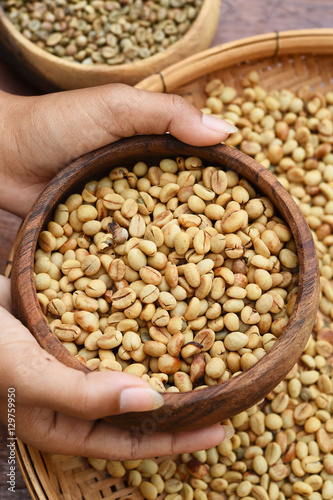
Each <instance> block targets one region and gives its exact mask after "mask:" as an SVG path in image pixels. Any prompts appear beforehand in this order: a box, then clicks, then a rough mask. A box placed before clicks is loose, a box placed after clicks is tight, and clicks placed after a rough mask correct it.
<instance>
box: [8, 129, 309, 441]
mask: <svg viewBox="0 0 333 500" xmlns="http://www.w3.org/2000/svg"><path fill="white" fill-rule="evenodd" d="M179 155H182V156H199V157H200V158H202V159H203V160H204V162H205V164H208V165H214V166H221V167H222V168H225V169H232V170H235V171H236V172H238V173H239V174H240V175H241V176H243V177H245V178H246V179H248V180H249V182H251V183H252V184H253V185H255V186H256V187H258V188H259V189H260V191H261V192H262V193H263V194H264V195H266V196H268V197H269V198H270V199H271V201H272V202H273V203H274V205H275V207H276V208H277V210H278V211H279V212H280V214H281V215H282V217H283V218H284V219H285V220H286V222H287V223H288V225H289V227H290V229H291V231H292V233H293V236H294V239H295V242H296V246H297V252H298V258H299V292H298V297H297V301H296V304H295V307H294V310H293V313H292V316H291V318H290V320H289V322H288V324H287V327H286V328H285V331H284V333H283V334H282V336H281V337H280V338H279V339H278V340H277V342H276V343H275V346H274V347H273V348H272V349H271V350H270V351H269V352H268V353H267V354H266V355H265V356H264V357H263V358H262V359H261V360H260V361H258V362H257V363H256V365H255V366H253V367H252V368H250V369H249V370H247V371H246V372H244V373H242V374H240V375H239V376H237V377H234V378H232V379H230V380H228V381H227V382H225V383H223V384H218V385H215V386H213V387H209V388H205V389H202V390H199V391H191V392H187V393H181V394H175V393H167V394H164V395H163V397H164V399H165V405H164V406H163V407H162V408H160V409H158V410H155V411H152V412H143V413H127V414H122V415H115V416H112V417H109V418H107V420H108V421H110V422H112V423H114V424H116V425H119V426H121V427H127V428H132V429H141V430H142V431H144V432H154V431H155V430H159V431H175V430H189V429H196V428H200V427H204V426H207V425H209V424H213V423H216V422H220V421H222V420H225V419H227V418H229V417H232V416H233V415H236V414H238V413H240V412H242V411H244V410H246V409H248V408H250V407H251V406H252V405H254V404H255V403H257V402H258V401H260V400H261V399H262V398H263V397H264V396H265V395H267V394H268V393H269V392H270V391H271V390H272V389H273V388H274V387H275V386H276V385H277V384H278V383H279V382H280V381H281V380H282V379H283V378H284V376H285V375H286V374H287V373H288V372H289V371H290V370H291V368H292V367H293V366H294V364H295V363H296V362H297V360H298V359H299V356H300V355H301V353H302V351H303V349H304V347H305V345H306V342H307V340H308V338H309V335H310V333H311V331H312V327H313V325H314V322H315V319H316V313H317V309H318V302H319V274H318V265H317V259H316V253H315V248H314V244H313V240H312V236H311V233H310V231H309V228H308V225H307V223H306V221H305V219H304V218H303V216H302V214H301V212H300V210H299V209H298V207H297V205H296V204H295V203H294V201H293V199H292V198H291V196H290V195H289V194H288V193H287V191H286V190H285V189H284V188H283V187H282V185H281V184H280V183H279V182H278V181H277V179H276V178H275V177H274V176H273V175H272V174H271V173H270V172H269V171H268V170H266V169H265V168H263V167H262V166H261V165H260V164H258V163H257V162H256V161H255V160H253V159H251V158H250V157H248V156H247V155H245V154H243V153H241V152H240V151H238V150H236V149H234V148H230V147H228V146H225V145H218V146H214V147H194V146H189V145H186V144H183V143H181V142H179V141H178V140H176V139H174V138H173V137H171V136H168V135H165V136H141V137H133V138H131V139H124V140H121V141H118V142H116V143H114V144H112V145H110V146H107V147H104V148H101V149H99V150H97V151H94V152H92V153H90V154H87V155H85V156H82V157H81V158H79V159H77V160H76V161H74V162H72V163H71V164H70V165H68V166H67V167H66V168H65V169H64V170H62V171H61V172H60V173H59V174H58V175H57V176H56V177H55V178H54V179H53V180H52V181H51V183H50V184H49V185H48V186H47V187H46V189H45V190H44V191H43V193H42V194H41V196H40V197H39V198H38V200H37V201H36V203H35V205H34V206H33V207H32V209H31V210H30V213H29V214H28V216H27V218H26V219H25V222H24V224H23V226H22V228H21V230H20V233H19V236H18V241H17V246H16V251H15V255H14V263H13V270H12V300H13V308H14V313H15V315H16V316H17V317H18V318H19V319H20V320H21V321H22V322H23V323H24V324H25V325H26V326H27V327H28V328H29V330H30V331H31V332H32V334H33V335H34V336H35V337H36V339H37V340H38V342H39V343H40V345H41V346H42V347H43V348H44V349H46V350H47V351H48V352H49V353H51V354H53V355H54V356H55V357H56V358H57V359H58V360H60V361H61V362H63V363H64V364H66V365H68V366H70V367H72V368H75V369H78V370H82V371H88V369H87V368H86V367H84V366H83V365H82V364H81V363H80V362H79V361H78V359H76V358H75V357H73V356H72V355H71V354H70V353H69V352H68V351H67V350H66V349H65V348H64V347H63V346H62V344H61V343H60V342H59V340H58V339H57V338H56V336H55V335H54V334H53V333H52V332H51V331H50V329H49V326H48V323H47V321H46V319H45V317H44V315H43V314H42V311H41V308H40V306H39V304H38V300H37V295H36V291H35V285H34V276H33V263H34V254H35V250H36V244H37V240H38V236H39V234H40V232H41V231H42V229H43V227H44V226H45V224H47V222H48V221H49V220H50V218H51V216H52V212H53V210H54V208H55V206H56V205H57V204H58V203H61V202H62V201H63V200H64V199H65V198H66V197H67V196H68V195H69V194H70V193H71V192H78V190H79V189H80V188H81V187H83V186H84V184H85V183H86V182H87V181H88V180H89V179H92V178H94V179H96V178H98V177H102V176H103V175H105V174H107V172H108V171H109V170H110V169H111V168H112V167H115V166H125V167H130V166H131V165H133V164H134V163H135V162H136V161H138V160H142V161H146V162H147V163H150V164H156V162H158V161H159V160H160V159H162V158H165V157H176V156H179Z"/></svg>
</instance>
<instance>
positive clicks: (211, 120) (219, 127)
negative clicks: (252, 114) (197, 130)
mask: <svg viewBox="0 0 333 500" xmlns="http://www.w3.org/2000/svg"><path fill="white" fill-rule="evenodd" d="M202 123H203V124H204V126H205V127H207V128H209V129H211V130H215V132H224V133H226V134H234V133H235V132H237V130H238V128H237V127H235V125H232V124H231V123H229V122H227V121H226V120H221V118H217V117H216V116H212V115H206V114H205V113H203V115H202Z"/></svg>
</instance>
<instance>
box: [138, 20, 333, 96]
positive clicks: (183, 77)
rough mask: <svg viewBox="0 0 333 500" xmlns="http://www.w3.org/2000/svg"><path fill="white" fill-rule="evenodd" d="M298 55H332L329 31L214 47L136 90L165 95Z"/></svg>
mask: <svg viewBox="0 0 333 500" xmlns="http://www.w3.org/2000/svg"><path fill="white" fill-rule="evenodd" d="M300 53H304V54H309V53H315V54H323V55H325V54H326V55H328V54H333V28H312V29H302V30H288V31H274V32H270V33H265V34H260V35H254V36H251V37H246V38H240V39H237V40H235V41H232V42H227V43H224V44H220V45H216V46H214V47H211V48H208V49H206V50H202V51H200V52H198V53H197V54H194V55H192V56H189V57H187V58H186V59H184V60H182V61H181V62H178V63H175V64H172V65H170V66H168V67H167V68H165V69H163V70H162V71H160V72H158V73H155V74H154V75H151V76H149V77H147V78H145V79H144V80H141V82H139V83H137V84H136V87H137V88H140V89H144V90H151V91H158V92H165V93H167V92H171V91H172V90H173V89H174V88H176V87H178V86H179V85H180V84H181V85H185V84H187V83H189V82H191V81H193V80H196V79H198V78H199V77H200V76H203V75H205V74H209V73H210V72H211V71H213V70H216V69H223V68H225V67H229V66H233V65H235V64H238V63H240V62H244V61H255V60H257V59H258V60H260V59H263V58H264V57H267V58H275V57H278V56H281V55H285V54H290V55H291V54H300Z"/></svg>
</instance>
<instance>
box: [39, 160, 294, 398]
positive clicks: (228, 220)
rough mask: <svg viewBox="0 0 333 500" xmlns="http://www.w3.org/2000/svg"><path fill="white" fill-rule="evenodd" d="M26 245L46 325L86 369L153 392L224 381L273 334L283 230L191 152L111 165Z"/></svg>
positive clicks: (282, 288)
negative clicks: (129, 378)
mask: <svg viewBox="0 0 333 500" xmlns="http://www.w3.org/2000/svg"><path fill="white" fill-rule="evenodd" d="M38 246H39V248H38V249H37V251H36V254H35V283H36V289H37V295H38V300H39V302H40V305H41V307H42V310H43V312H44V314H45V315H46V316H47V319H48V321H49V324H50V328H51V330H52V331H53V332H54V334H55V335H56V336H57V337H58V339H59V340H60V341H61V342H62V343H63V345H64V346H65V347H66V348H67V349H68V350H69V351H70V352H71V353H72V354H73V355H74V356H77V357H78V358H79V359H80V360H81V361H82V362H83V363H84V364H86V365H87V367H89V368H90V369H92V370H116V371H124V372H127V373H132V374H134V375H137V376H140V377H143V378H144V379H146V380H147V381H148V382H149V383H150V384H151V385H152V387H153V388H154V389H156V390H158V391H160V392H166V391H167V392H184V391H190V390H192V389H196V388H202V387H205V386H211V385H215V384H217V383H223V382H224V381H226V380H228V379H230V378H231V377H233V376H236V375H237V374H239V373H241V372H243V371H245V370H247V369H249V368H250V367H252V366H253V365H255V363H256V362H257V361H258V360H260V359H261V358H262V357H263V356H264V355H265V354H266V352H268V351H269V350H270V349H271V348H272V347H273V345H274V343H275V342H276V340H277V339H278V338H279V337H280V335H281V334H282V333H283V330H284V328H285V326H286V324H287V322H288V319H289V317H290V315H291V312H292V309H293V305H294V303H295V300H296V296H297V284H298V258H297V253H296V249H295V243H294V240H293V238H292V233H291V231H290V229H289V228H288V226H287V225H286V223H285V222H284V221H283V220H282V219H281V218H280V217H279V215H278V214H277V213H276V211H275V208H274V206H273V204H272V202H271V201H270V200H269V199H268V198H267V197H265V196H262V195H261V194H260V193H258V192H256V190H255V189H254V188H253V187H252V186H251V185H250V184H249V182H248V181H247V180H245V179H243V178H241V177H239V175H238V174H237V173H236V172H234V171H231V170H227V171H224V170H221V169H219V168H215V167H214V166H211V165H209V166H206V165H204V164H203V163H202V161H201V159H200V158H198V157H176V158H164V159H162V160H161V161H160V162H159V165H158V166H157V165H152V166H150V165H147V164H146V163H144V162H142V161H138V162H137V163H136V164H135V165H133V169H132V170H128V169H126V168H122V167H119V168H114V169H113V170H111V172H110V173H109V175H108V176H107V177H104V178H102V179H100V180H92V181H90V182H88V183H87V184H86V185H85V187H84V189H83V190H82V191H81V192H80V193H75V194H72V195H70V196H69V197H68V198H67V199H66V200H64V203H61V204H59V205H58V206H57V207H56V209H55V212H54V214H53V219H52V220H51V221H50V222H49V223H48V225H47V228H45V230H44V231H42V232H41V234H40V236H39V240H38Z"/></svg>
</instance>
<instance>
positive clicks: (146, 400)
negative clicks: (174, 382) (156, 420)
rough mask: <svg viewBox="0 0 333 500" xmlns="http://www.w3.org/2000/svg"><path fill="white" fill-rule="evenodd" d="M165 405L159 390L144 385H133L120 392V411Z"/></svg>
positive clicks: (149, 408) (153, 408)
mask: <svg viewBox="0 0 333 500" xmlns="http://www.w3.org/2000/svg"><path fill="white" fill-rule="evenodd" d="M163 405H164V399H163V397H162V395H161V394H160V393H159V392H156V391H153V390H152V389H145V388H142V387H131V388H128V389H124V390H123V391H121V393H120V398H119V409H120V413H125V412H128V411H149V410H156V408H160V407H161V406H163Z"/></svg>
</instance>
